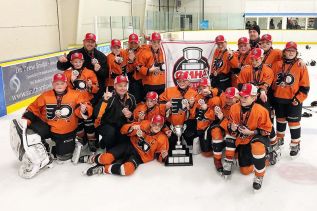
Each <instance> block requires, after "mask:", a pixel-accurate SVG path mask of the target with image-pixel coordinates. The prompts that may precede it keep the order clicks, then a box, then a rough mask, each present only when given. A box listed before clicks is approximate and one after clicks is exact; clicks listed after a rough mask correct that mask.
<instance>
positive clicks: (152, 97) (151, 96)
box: [145, 92, 158, 100]
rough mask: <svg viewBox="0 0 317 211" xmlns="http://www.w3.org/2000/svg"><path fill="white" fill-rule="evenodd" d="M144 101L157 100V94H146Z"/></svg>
mask: <svg viewBox="0 0 317 211" xmlns="http://www.w3.org/2000/svg"><path fill="white" fill-rule="evenodd" d="M145 98H146V99H151V100H157V99H158V94H157V93H156V92H148V93H147V94H146V96H145Z"/></svg>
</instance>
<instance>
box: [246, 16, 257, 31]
mask: <svg viewBox="0 0 317 211" xmlns="http://www.w3.org/2000/svg"><path fill="white" fill-rule="evenodd" d="M254 25H257V23H256V18H246V19H245V29H249V28H250V27H251V26H254Z"/></svg>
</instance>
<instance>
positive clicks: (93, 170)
mask: <svg viewBox="0 0 317 211" xmlns="http://www.w3.org/2000/svg"><path fill="white" fill-rule="evenodd" d="M104 169H105V168H104V167H103V166H100V165H95V166H93V167H90V168H89V169H87V170H86V171H84V172H83V174H84V175H87V176H92V175H95V174H103V172H104Z"/></svg>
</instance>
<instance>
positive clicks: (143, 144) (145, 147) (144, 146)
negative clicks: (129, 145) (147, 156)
mask: <svg viewBox="0 0 317 211" xmlns="http://www.w3.org/2000/svg"><path fill="white" fill-rule="evenodd" d="M138 147H139V149H141V150H142V151H143V152H145V153H147V152H148V151H149V150H150V149H151V146H150V144H149V143H147V142H146V141H145V140H144V138H140V139H139V141H138Z"/></svg>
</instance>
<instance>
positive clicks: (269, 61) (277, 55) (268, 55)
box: [262, 48, 283, 68]
mask: <svg viewBox="0 0 317 211" xmlns="http://www.w3.org/2000/svg"><path fill="white" fill-rule="evenodd" d="M282 57H283V53H282V51H281V50H280V49H273V48H271V49H270V50H268V51H267V52H264V58H263V62H262V63H263V64H266V65H267V66H269V67H271V68H272V66H273V64H274V63H275V62H277V61H281V60H282Z"/></svg>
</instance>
